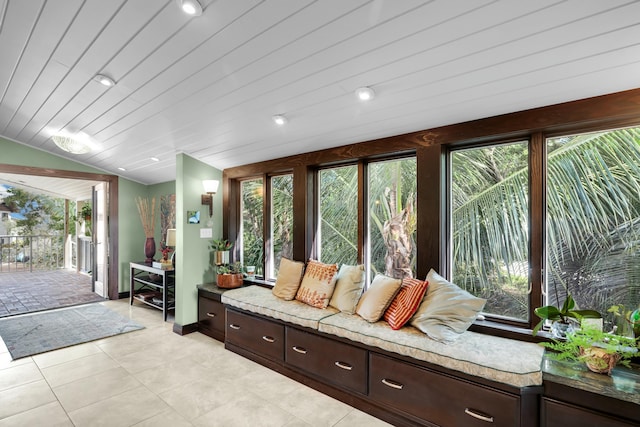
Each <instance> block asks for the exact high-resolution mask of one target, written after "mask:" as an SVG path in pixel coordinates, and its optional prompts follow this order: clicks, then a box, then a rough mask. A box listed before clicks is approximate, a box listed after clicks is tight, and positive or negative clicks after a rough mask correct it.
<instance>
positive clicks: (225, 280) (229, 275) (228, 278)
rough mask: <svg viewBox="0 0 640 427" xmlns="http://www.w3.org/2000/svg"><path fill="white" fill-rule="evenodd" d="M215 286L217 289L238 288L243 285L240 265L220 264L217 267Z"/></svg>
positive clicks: (238, 263)
mask: <svg viewBox="0 0 640 427" xmlns="http://www.w3.org/2000/svg"><path fill="white" fill-rule="evenodd" d="M217 273H218V276H217V280H216V282H217V285H218V287H219V288H224V289H232V288H239V287H240V286H242V283H243V275H242V263H241V262H235V263H233V264H222V265H219V266H218V271H217Z"/></svg>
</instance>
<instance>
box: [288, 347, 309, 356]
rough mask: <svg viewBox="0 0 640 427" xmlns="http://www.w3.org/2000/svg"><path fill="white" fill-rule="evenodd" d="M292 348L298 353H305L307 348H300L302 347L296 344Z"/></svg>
mask: <svg viewBox="0 0 640 427" xmlns="http://www.w3.org/2000/svg"><path fill="white" fill-rule="evenodd" d="M291 348H292V349H293V351H295V352H297V353H300V354H307V350H306V349H304V348H302V347H298V346H297V345H294V346H293V347H291Z"/></svg>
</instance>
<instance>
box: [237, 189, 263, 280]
mask: <svg viewBox="0 0 640 427" xmlns="http://www.w3.org/2000/svg"><path fill="white" fill-rule="evenodd" d="M240 194H241V199H240V200H241V205H240V212H242V219H241V230H240V237H241V241H240V257H241V261H242V263H244V265H245V266H249V265H251V266H255V267H256V276H262V277H264V271H263V266H264V238H263V235H264V234H263V233H264V231H263V222H264V208H263V198H264V195H263V188H262V178H258V179H250V180H246V181H242V182H241V184H240Z"/></svg>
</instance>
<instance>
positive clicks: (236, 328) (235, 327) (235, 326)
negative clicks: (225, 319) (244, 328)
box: [229, 323, 240, 330]
mask: <svg viewBox="0 0 640 427" xmlns="http://www.w3.org/2000/svg"><path fill="white" fill-rule="evenodd" d="M229 327H230V328H231V329H235V330H238V329H240V326H238V325H234V324H233V323H229Z"/></svg>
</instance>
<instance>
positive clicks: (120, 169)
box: [118, 168, 126, 172]
mask: <svg viewBox="0 0 640 427" xmlns="http://www.w3.org/2000/svg"><path fill="white" fill-rule="evenodd" d="M118 170H119V171H122V172H125V171H126V169H125V168H118Z"/></svg>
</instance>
